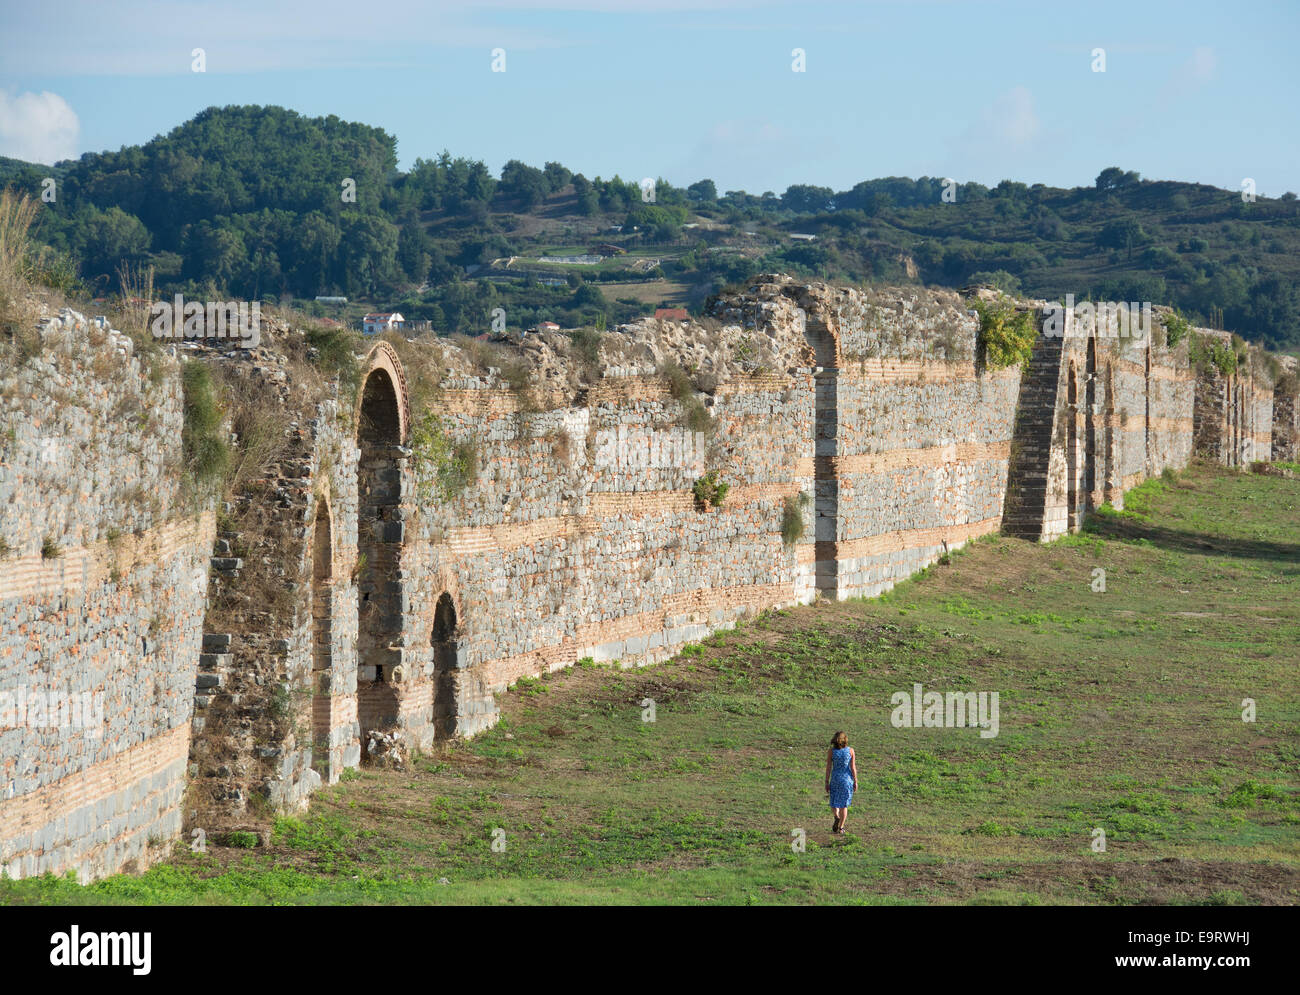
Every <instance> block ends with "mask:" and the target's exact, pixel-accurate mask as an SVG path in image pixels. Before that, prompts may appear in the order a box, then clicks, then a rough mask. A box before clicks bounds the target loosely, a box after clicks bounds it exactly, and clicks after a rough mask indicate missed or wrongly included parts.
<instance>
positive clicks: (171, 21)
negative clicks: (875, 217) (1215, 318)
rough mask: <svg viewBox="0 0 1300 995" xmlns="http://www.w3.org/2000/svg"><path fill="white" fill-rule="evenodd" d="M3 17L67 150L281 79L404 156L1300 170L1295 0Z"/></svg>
mask: <svg viewBox="0 0 1300 995" xmlns="http://www.w3.org/2000/svg"><path fill="white" fill-rule="evenodd" d="M0 24H3V31H0V155H7V156H12V157H15V158H19V159H26V160H29V161H36V162H43V163H53V162H55V161H57V160H61V159H66V158H71V157H76V156H78V155H81V154H82V153H84V152H98V151H103V150H106V149H117V148H120V147H122V146H124V145H134V144H142V143H144V142H147V141H148V140H149V139H151V138H153V137H154V136H156V135H159V134H165V133H167V132H168V131H170V130H171V129H172V128H174V127H176V126H177V125H179V124H181V123H183V122H184V121H186V120H187V119H189V118H191V117H193V116H194V115H195V114H196V113H198V112H199V111H201V110H203V109H204V108H206V107H210V106H213V105H225V104H278V105H280V106H284V107H289V108H292V109H294V110H296V111H299V112H301V113H303V114H307V115H310V116H318V115H326V114H336V115H338V116H339V117H341V118H344V119H347V120H353V121H360V122H364V123H366V124H370V125H375V126H378V127H382V128H384V129H385V130H386V131H387V132H388V133H389V134H392V135H394V136H395V137H396V138H397V141H398V158H399V163H400V165H401V167H402V168H403V169H405V168H408V167H409V166H410V165H411V163H412V162H413V161H414V160H415V159H416V158H418V157H425V158H429V157H432V156H435V155H437V154H438V153H439V152H441V151H442V150H443V149H447V150H449V151H450V152H451V153H452V154H453V155H458V156H466V157H469V158H473V159H482V160H484V161H485V162H486V163H487V165H488V167H489V168H490V169H491V170H492V172H493V174H494V175H495V174H498V173H499V171H500V168H501V166H502V165H503V164H504V163H505V162H507V161H508V160H510V159H521V160H523V161H524V162H526V163H529V164H530V165H534V166H541V165H542V164H543V163H545V162H547V161H552V160H553V161H557V162H561V163H563V164H564V165H566V166H568V167H569V168H570V169H572V170H574V171H575V172H582V173H585V174H586V175H587V176H588V177H595V176H601V177H605V178H608V177H610V176H613V175H614V174H618V175H620V176H622V177H623V178H624V179H629V180H639V179H640V178H642V177H657V178H663V179H665V180H668V181H669V182H671V183H673V184H675V185H678V186H685V185H687V184H689V183H692V182H694V181H696V180H699V179H702V178H706V177H707V178H710V179H712V180H713V181H714V182H715V183H716V184H717V187H718V190H719V191H720V192H722V191H726V190H737V189H744V190H748V191H749V192H750V193H762V192H764V191H768V190H770V191H773V192H775V193H780V192H781V191H783V190H785V188H786V187H787V186H789V185H790V184H793V183H811V184H816V185H820V186H828V187H831V188H833V189H836V190H843V189H847V188H849V187H851V186H852V185H853V184H854V183H857V182H858V181H860V180H864V179H870V178H874V177H880V176H913V177H917V176H923V175H924V176H935V177H943V178H948V177H951V178H954V179H956V180H958V181H961V182H966V181H970V180H975V181H978V182H981V183H985V184H988V185H993V184H995V183H997V182H999V181H1000V180H1003V179H1008V178H1009V179H1015V180H1020V181H1023V182H1026V183H1047V184H1049V185H1052V186H1063V187H1070V186H1080V185H1091V184H1092V182H1093V180H1094V178H1095V177H1096V175H1097V174H1098V173H1099V172H1100V171H1101V170H1102V169H1103V168H1105V167H1107V166H1120V167H1122V168H1123V169H1125V170H1136V171H1137V172H1139V173H1141V174H1142V175H1143V177H1145V178H1148V179H1173V180H1188V181H1195V182H1201V183H1209V184H1212V185H1214V186H1218V187H1222V188H1225V189H1233V190H1240V189H1241V188H1242V183H1243V181H1244V180H1246V179H1247V178H1249V179H1252V180H1254V182H1255V187H1256V190H1257V192H1258V193H1259V194H1261V195H1264V196H1277V195H1279V194H1281V193H1283V192H1284V191H1288V190H1291V191H1297V192H1300V128H1297V127H1296V123H1297V122H1296V118H1297V109H1298V107H1300V104H1298V103H1297V97H1298V96H1300V59H1298V58H1297V57H1296V54H1295V51H1296V48H1297V42H1300V2H1297V0H1283V2H1258V3H1251V4H1225V3H1222V2H1202V0H1178V2H1171V0H1165V2H1158V3H1143V2H1139V0H1127V2H1110V0H1096V2H1077V3H1076V2H1070V3H1066V2H1056V0H1032V2H1011V0H1008V2H988V3H974V2H960V0H950V2H941V0H913V2H884V0H881V2H873V0H854V2H844V3H840V2H819V0H805V2H798V3H786V2H770V3H768V2H761V0H758V2H755V0H701V2H696V3H688V2H685V0H623V2H618V0H558V2H557V0H480V2H475V3H472V4H465V3H445V2H438V0H433V2H424V3H420V2H414V0H396V2H386V0H369V2H365V3H358V2H356V0H347V2H339V0H317V2H313V3H275V2H271V0H256V2H253V0H224V2H217V3H209V2H199V0H190V2H175V3H173V2H162V0H153V2H120V3H112V4H109V3H104V2H102V0H41V2H39V3H31V2H23V0H0ZM195 49H202V50H203V56H202V58H203V62H204V66H203V68H204V71H202V72H196V71H194V64H195V56H194V54H193V53H194V50H195ZM796 49H797V50H799V52H796ZM1098 49H1101V50H1102V51H1103V54H1102V56H1101V58H1103V59H1104V71H1097V70H1098V67H1099V66H1100V65H1101V63H1100V62H1099V57H1098V54H1097V51H1096V50H1098ZM496 50H501V51H500V52H498V51H496ZM494 53H495V54H494ZM502 55H504V58H502ZM494 63H495V65H496V67H497V69H501V68H502V67H504V71H494V70H493V67H494ZM798 68H802V71H796V69H798Z"/></svg>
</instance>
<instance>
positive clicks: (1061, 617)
mask: <svg viewBox="0 0 1300 995" xmlns="http://www.w3.org/2000/svg"><path fill="white" fill-rule="evenodd" d="M1126 503H1127V507H1128V510H1127V511H1126V512H1123V513H1113V512H1112V513H1102V514H1100V515H1098V516H1096V517H1094V518H1093V519H1092V520H1091V521H1090V529H1091V532H1090V533H1089V534H1085V535H1082V536H1074V537H1069V538H1066V539H1063V540H1060V541H1058V542H1056V543H1053V544H1051V545H1047V546H1038V545H1033V544H1029V543H1025V542H1022V541H1019V540H1010V539H1002V538H989V539H985V540H981V541H979V542H976V543H973V544H972V545H971V546H969V547H967V548H966V549H964V550H962V551H960V552H958V553H955V554H953V555H952V557H951V560H950V562H949V563H947V564H943V565H937V566H935V567H932V568H931V569H930V570H928V571H926V572H925V573H924V574H923V575H921V576H918V577H917V578H914V579H913V580H911V581H909V582H908V583H906V584H904V585H902V586H900V587H899V588H897V589H895V591H893V592H892V593H891V594H890V595H888V596H886V597H884V598H881V599H876V600H872V601H854V602H843V603H839V604H825V605H817V606H813V607H808V608H799V609H791V610H787V611H780V612H770V613H768V614H766V615H763V616H761V617H759V618H757V619H755V620H753V621H751V622H749V623H747V624H745V625H743V626H741V627H740V628H738V629H736V630H734V631H731V632H728V633H725V634H720V635H718V636H715V637H713V638H711V639H709V640H707V641H706V642H705V643H704V644H702V645H698V646H692V647H689V648H688V649H687V650H686V651H685V652H683V653H682V654H681V655H680V656H679V657H678V658H676V659H675V660H673V661H671V662H669V663H666V664H662V665H659V666H656V667H651V668H645V669H641V670H627V671H620V670H615V669H610V668H604V667H595V666H579V667H576V668H573V669H572V670H569V671H566V672H563V673H558V674H555V675H552V676H550V677H547V678H545V679H542V680H537V681H524V682H521V683H520V685H519V686H518V687H516V688H515V689H514V690H512V691H511V692H510V693H509V694H508V695H506V696H505V697H504V700H503V711H504V714H503V718H502V721H501V723H500V725H499V726H498V727H497V728H495V729H493V730H492V731H490V732H488V733H486V734H484V735H482V736H480V737H478V738H476V739H474V740H472V741H470V742H467V743H457V744H455V745H454V746H451V747H449V748H448V749H446V750H445V752H442V753H440V754H438V755H435V756H425V757H421V758H418V759H416V760H415V761H414V762H413V764H412V769H410V770H409V771H407V772H403V773H397V772H388V771H363V772H361V773H359V774H353V775H350V776H349V778H348V780H347V781H346V782H345V783H341V784H339V785H337V786H335V787H333V788H329V789H326V790H322V791H321V792H319V793H318V794H317V795H316V796H314V800H313V802H312V808H311V811H310V813H309V814H307V815H305V816H303V817H301V818H299V819H290V818H281V819H279V820H277V821H276V823H275V828H274V833H273V837H272V841H271V844H270V845H269V846H266V847H254V848H251V849H246V850H245V849H239V848H234V847H223V846H217V845H215V844H212V843H210V844H209V846H208V850H207V852H206V853H204V854H193V853H190V852H189V851H188V849H187V848H186V847H185V846H184V845H183V844H181V845H178V846H177V852H176V854H175V855H174V857H172V858H171V859H170V860H169V861H168V862H166V863H164V864H161V865H159V866H156V867H154V868H153V869H152V870H150V871H149V872H147V873H146V874H143V875H140V876H134V877H132V876H118V877H115V878H112V879H108V880H105V881H102V882H99V883H97V884H95V885H93V886H90V887H88V888H84V889H83V888H80V887H78V886H77V885H76V884H75V883H72V882H70V881H67V880H58V879H53V878H46V879H43V880H33V881H22V882H3V883H0V901H4V902H8V903H13V902H96V903H99V902H178V903H193V902H217V903H246V902H253V903H264V902H275V903H291V902H384V903H392V902H399V903H400V902H441V903H450V902H459V903H506V902H516V903H534V902H546V903H571V902H592V903H647V902H666V903H688V904H689V903H741V904H754V903H817V904H822V903H871V904H890V903H972V902H973V903H987V904H1022V903H1027V904H1060V903H1096V904H1127V903H1190V904H1207V905H1230V904H1259V903H1266V904H1275V903H1287V904H1293V903H1296V902H1297V901H1298V900H1300V791H1298V789H1300V777H1298V776H1297V774H1298V767H1300V673H1298V671H1300V650H1298V649H1297V643H1298V641H1300V479H1281V478H1278V477H1266V476H1256V475H1243V474H1236V473H1229V472H1227V471H1223V470H1212V469H1208V468H1204V467H1196V468H1193V469H1191V470H1189V471H1188V472H1186V473H1185V474H1182V475H1180V476H1178V477H1177V478H1176V479H1175V480H1172V481H1168V482H1165V481H1159V480H1157V481H1152V482H1149V483H1148V484H1146V485H1144V486H1143V487H1141V488H1139V489H1138V490H1137V491H1134V492H1132V493H1131V494H1130V496H1129V497H1128V500H1127V502H1126ZM1098 568H1099V569H1101V570H1104V571H1105V590H1104V592H1103V591H1099V590H1094V587H1097V586H1099V585H1098V583H1097V581H1098V580H1099V575H1097V574H1095V573H1094V571H1095V570H1097V569H1098ZM914 683H920V684H922V685H923V686H924V688H925V689H926V690H937V691H957V690H963V691H964V690H969V691H990V692H991V691H997V692H998V693H999V695H1000V723H999V726H1000V728H999V734H998V735H997V736H996V737H995V738H981V736H980V735H979V731H978V730H976V729H970V728H964V729H949V728H920V729H914V728H895V727H894V726H893V725H892V724H891V722H890V713H891V705H890V696H891V695H892V694H893V693H894V692H896V691H910V690H911V687H912V685H913V684H914ZM647 697H649V698H652V699H653V700H654V702H655V721H654V722H653V723H650V722H645V721H643V720H642V706H641V704H640V703H641V702H642V700H643V699H645V698H647ZM1247 698H1249V699H1252V700H1253V701H1254V702H1255V706H1256V709H1257V717H1256V720H1255V721H1254V722H1246V721H1243V700H1244V699H1247ZM837 729H844V730H846V731H847V732H848V734H849V737H850V743H851V745H853V746H854V747H855V748H856V750H857V757H858V769H859V774H860V777H861V786H860V790H859V792H858V794H857V796H856V798H855V799H854V804H853V807H852V809H851V814H850V818H849V822H848V835H847V836H843V837H835V836H832V835H831V833H830V831H829V830H830V813H829V810H828V808H827V805H826V801H825V796H824V794H823V789H822V768H823V764H824V759H825V751H826V744H827V741H828V739H829V738H830V735H831V733H832V732H834V731H835V730H837ZM494 829H499V830H501V831H503V833H504V836H501V834H500V833H498V834H497V835H498V837H499V838H500V839H501V841H502V842H503V843H504V849H503V850H501V851H500V852H497V851H494V849H493V830H494ZM799 829H802V830H803V831H804V832H805V834H806V849H805V851H804V852H794V850H793V849H792V843H794V842H795V840H796V837H795V836H794V835H792V833H793V831H795V830H799ZM1097 829H1101V830H1104V832H1105V852H1095V851H1094V849H1093V845H1094V831H1095V830H1097Z"/></svg>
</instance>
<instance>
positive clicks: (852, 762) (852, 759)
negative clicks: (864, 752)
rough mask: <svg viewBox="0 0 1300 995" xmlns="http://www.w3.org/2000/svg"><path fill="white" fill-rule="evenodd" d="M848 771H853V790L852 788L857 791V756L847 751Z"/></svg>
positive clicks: (851, 751)
mask: <svg viewBox="0 0 1300 995" xmlns="http://www.w3.org/2000/svg"><path fill="white" fill-rule="evenodd" d="M849 770H851V771H853V788H854V790H857V787H858V755H857V754H856V753H854V752H853V750H849Z"/></svg>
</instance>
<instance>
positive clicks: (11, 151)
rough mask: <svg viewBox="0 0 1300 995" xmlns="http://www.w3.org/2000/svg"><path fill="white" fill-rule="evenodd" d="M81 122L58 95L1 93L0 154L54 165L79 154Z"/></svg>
mask: <svg viewBox="0 0 1300 995" xmlns="http://www.w3.org/2000/svg"><path fill="white" fill-rule="evenodd" d="M80 131H81V122H80V121H79V120H78V119H77V113H76V111H74V110H73V109H72V107H71V106H69V104H68V102H67V101H66V100H64V99H63V98H62V97H60V96H59V95H58V94H57V93H51V92H50V91H49V90H43V91H41V92H40V93H31V92H27V93H5V92H4V91H2V90H0V155H7V156H12V157H13V158H15V159H24V160H26V161H27V162H40V163H45V164H46V165H52V164H53V163H55V162H57V161H59V160H60V159H71V158H72V157H73V156H75V155H76V154H77V134H78V133H79V132H80Z"/></svg>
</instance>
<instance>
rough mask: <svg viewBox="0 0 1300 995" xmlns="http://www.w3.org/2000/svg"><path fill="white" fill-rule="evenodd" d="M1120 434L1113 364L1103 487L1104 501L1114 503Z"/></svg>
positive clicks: (1109, 372) (1108, 375) (1109, 369)
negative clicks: (1116, 425)
mask: <svg viewBox="0 0 1300 995" xmlns="http://www.w3.org/2000/svg"><path fill="white" fill-rule="evenodd" d="M1118 436H1119V433H1118V431H1117V429H1116V427H1115V367H1114V365H1113V364H1112V363H1107V364H1106V479H1105V481H1104V482H1103V486H1104V487H1105V488H1106V490H1105V492H1104V494H1103V498H1104V500H1106V501H1108V502H1111V503H1114V502H1115V500H1116V499H1117V498H1118V497H1119V495H1118V493H1117V492H1118V491H1119V489H1120V488H1119V484H1118V483H1117V482H1116V480H1115V447H1116V445H1117V443H1118Z"/></svg>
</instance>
